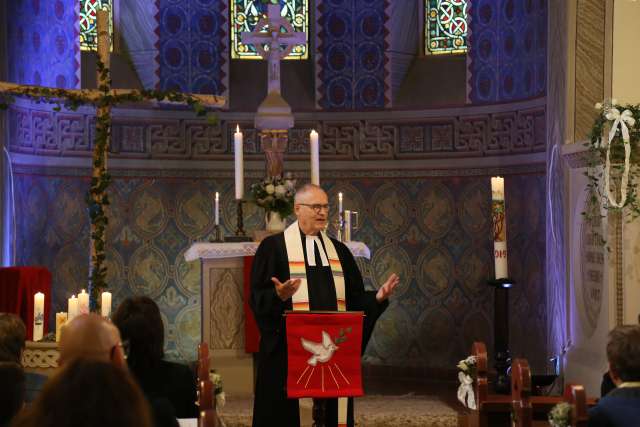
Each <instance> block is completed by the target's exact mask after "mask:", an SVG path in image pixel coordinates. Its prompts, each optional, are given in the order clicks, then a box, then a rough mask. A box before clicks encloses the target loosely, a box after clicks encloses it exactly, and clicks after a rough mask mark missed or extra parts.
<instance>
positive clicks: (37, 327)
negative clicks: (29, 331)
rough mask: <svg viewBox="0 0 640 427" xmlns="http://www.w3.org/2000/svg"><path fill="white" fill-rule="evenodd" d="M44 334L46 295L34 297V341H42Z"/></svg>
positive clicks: (39, 294) (40, 294)
mask: <svg viewBox="0 0 640 427" xmlns="http://www.w3.org/2000/svg"><path fill="white" fill-rule="evenodd" d="M43 333H44V294H43V293H42V292H38V293H36V294H35V295H34V296H33V341H40V340H41V339H42V335H43Z"/></svg>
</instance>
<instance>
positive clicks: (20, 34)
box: [2, 0, 80, 88]
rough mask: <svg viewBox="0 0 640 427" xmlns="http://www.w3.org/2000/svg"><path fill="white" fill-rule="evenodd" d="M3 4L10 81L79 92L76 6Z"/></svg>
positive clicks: (62, 2) (36, 1)
mask: <svg viewBox="0 0 640 427" xmlns="http://www.w3.org/2000/svg"><path fill="white" fill-rule="evenodd" d="M6 4H7V6H6V7H7V19H6V24H7V28H8V29H7V32H8V47H9V51H8V63H9V80H10V81H12V82H15V83H20V84H33V85H42V86H49V87H59V88H78V87H79V85H80V46H79V42H78V38H79V31H80V23H79V20H78V16H79V5H80V4H79V2H78V1H75V0H57V1H51V0H33V1H8V2H6ZM4 22H5V21H2V23H3V24H4Z"/></svg>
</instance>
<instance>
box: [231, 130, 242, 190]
mask: <svg viewBox="0 0 640 427" xmlns="http://www.w3.org/2000/svg"><path fill="white" fill-rule="evenodd" d="M233 150H234V154H235V157H234V159H235V168H236V200H241V199H242V198H243V197H244V170H243V162H242V132H240V126H239V125H236V132H235V133H234V134H233Z"/></svg>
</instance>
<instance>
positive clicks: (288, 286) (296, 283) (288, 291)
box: [271, 277, 300, 301]
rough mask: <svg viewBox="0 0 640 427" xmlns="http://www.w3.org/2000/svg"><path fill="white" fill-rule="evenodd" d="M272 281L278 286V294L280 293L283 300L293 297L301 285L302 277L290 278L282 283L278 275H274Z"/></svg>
mask: <svg viewBox="0 0 640 427" xmlns="http://www.w3.org/2000/svg"><path fill="white" fill-rule="evenodd" d="M271 281H272V282H273V284H274V285H275V287H276V294H278V298H280V299H281V300H282V301H286V300H288V299H289V298H291V297H292V296H293V294H295V293H296V291H297V290H298V288H299V287H300V279H295V280H291V279H289V280H287V281H286V282H284V283H282V282H280V280H278V279H277V278H276V277H272V278H271Z"/></svg>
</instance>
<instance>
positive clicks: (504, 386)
mask: <svg viewBox="0 0 640 427" xmlns="http://www.w3.org/2000/svg"><path fill="white" fill-rule="evenodd" d="M487 284H488V285H489V286H492V287H493V288H494V313H493V342H494V346H493V348H494V367H495V370H496V382H495V387H494V388H495V392H496V393H499V394H509V393H510V392H511V378H510V375H509V368H510V367H511V353H510V352H509V289H510V288H511V287H513V285H514V284H515V282H514V281H513V280H511V279H508V278H503V279H496V280H489V281H487Z"/></svg>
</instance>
